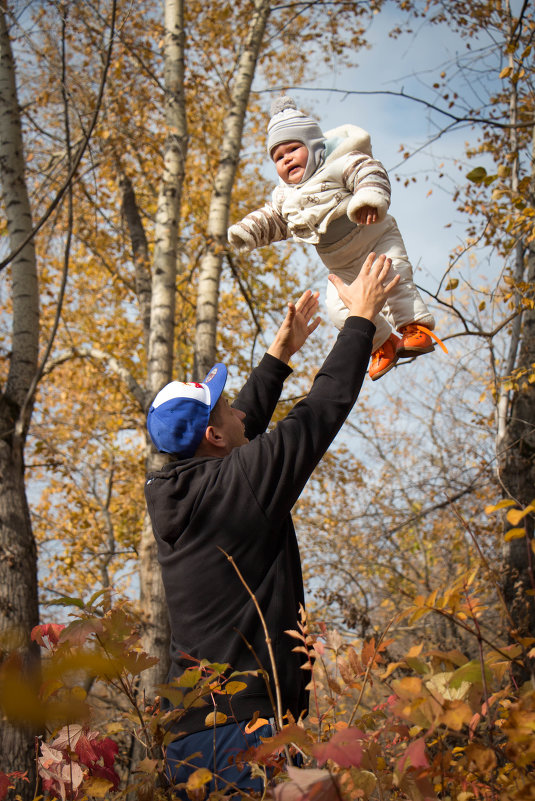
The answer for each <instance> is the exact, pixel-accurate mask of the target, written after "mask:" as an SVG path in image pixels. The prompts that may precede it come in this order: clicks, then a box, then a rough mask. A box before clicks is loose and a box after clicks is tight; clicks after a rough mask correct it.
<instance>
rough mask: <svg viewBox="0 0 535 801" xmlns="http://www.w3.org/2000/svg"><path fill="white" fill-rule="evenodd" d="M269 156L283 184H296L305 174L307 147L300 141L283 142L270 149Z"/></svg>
mask: <svg viewBox="0 0 535 801" xmlns="http://www.w3.org/2000/svg"><path fill="white" fill-rule="evenodd" d="M271 158H272V159H273V161H274V162H275V168H276V170H277V173H278V175H279V178H282V180H283V181H284V183H285V184H298V183H299V182H300V181H301V178H302V177H303V175H304V174H305V169H306V166H307V161H308V148H306V147H305V145H304V144H303V143H302V142H283V143H282V144H280V145H277V147H275V148H274V149H273V150H272V152H271Z"/></svg>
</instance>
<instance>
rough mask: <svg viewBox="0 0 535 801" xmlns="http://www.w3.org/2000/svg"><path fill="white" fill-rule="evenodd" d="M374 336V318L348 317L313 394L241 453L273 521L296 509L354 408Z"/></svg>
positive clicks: (246, 474)
mask: <svg viewBox="0 0 535 801" xmlns="http://www.w3.org/2000/svg"><path fill="white" fill-rule="evenodd" d="M374 333H375V326H374V324H373V323H372V322H370V321H369V320H365V319H364V318H361V317H348V319H347V320H346V323H345V325H344V328H343V329H342V330H341V332H340V333H339V335H338V338H337V340H336V342H335V344H334V346H333V348H332V350H331V352H330V354H329V355H328V356H327V358H326V360H325V362H324V363H323V365H322V367H321V368H320V370H319V371H318V373H317V375H316V377H315V379H314V383H313V385H312V387H311V389H310V391H309V393H308V395H307V396H306V397H305V398H304V399H303V400H301V401H300V402H299V403H297V404H296V405H295V406H294V408H293V409H292V410H291V411H290V412H289V414H288V415H287V416H286V417H285V418H284V419H283V420H281V421H280V422H279V423H278V424H277V425H276V427H275V428H274V429H273V430H272V431H269V432H267V433H265V434H261V435H260V436H257V437H256V439H254V440H252V441H251V442H249V444H248V445H244V446H243V447H241V448H238V449H236V451H237V452H236V454H234V456H235V458H237V459H238V460H239V462H240V465H241V475H242V481H244V482H247V483H248V485H249V487H250V490H251V493H252V495H253V496H254V497H255V499H256V502H257V504H258V505H259V506H260V508H261V509H262V511H263V513H264V515H265V516H266V517H267V518H268V519H269V520H270V521H271V523H273V524H277V523H278V522H279V521H280V520H281V519H282V518H283V517H284V516H285V515H287V514H288V513H289V512H290V511H291V509H292V507H293V505H294V504H295V502H296V501H297V499H298V497H299V495H300V494H301V492H302V490H303V488H304V486H305V484H306V483H307V481H308V479H309V477H310V475H311V473H312V471H313V470H314V468H315V467H316V465H317V464H318V462H319V461H320V459H321V458H322V456H323V454H324V453H325V452H326V450H327V449H328V448H329V446H330V444H331V443H332V441H333V439H334V438H335V436H336V434H337V433H338V431H339V430H340V428H341V427H342V425H343V423H344V421H345V419H346V417H347V415H348V414H349V412H350V411H351V409H352V408H353V405H354V404H355V401H356V399H357V397H358V394H359V392H360V388H361V386H362V382H363V381H364V377H365V375H366V368H367V366H368V361H369V358H370V353H371V348H372V341H373V335H374ZM251 513H252V512H251Z"/></svg>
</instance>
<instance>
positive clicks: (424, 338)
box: [397, 323, 435, 359]
mask: <svg viewBox="0 0 535 801" xmlns="http://www.w3.org/2000/svg"><path fill="white" fill-rule="evenodd" d="M399 333H400V334H401V335H402V339H400V340H399V344H398V348H397V355H398V358H402V359H403V358H407V357H409V356H420V354H421V353H431V351H432V350H434V349H435V345H434V343H433V339H432V338H431V337H432V335H431V333H430V331H429V329H428V328H426V327H425V325H420V324H419V323H408V325H403V326H401V328H400V329H399Z"/></svg>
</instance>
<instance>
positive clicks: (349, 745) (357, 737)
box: [312, 728, 366, 768]
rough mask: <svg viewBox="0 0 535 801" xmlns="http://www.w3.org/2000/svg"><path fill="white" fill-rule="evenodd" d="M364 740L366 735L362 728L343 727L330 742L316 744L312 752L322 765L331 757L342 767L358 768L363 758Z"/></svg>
mask: <svg viewBox="0 0 535 801" xmlns="http://www.w3.org/2000/svg"><path fill="white" fill-rule="evenodd" d="M363 740H364V741H366V736H365V734H364V733H363V732H362V731H360V729H356V728H349V729H343V730H342V731H337V732H335V734H333V736H332V737H331V739H330V740H329V741H328V742H326V743H318V744H317V745H314V746H313V747H312V753H313V754H314V756H315V757H316V759H317V761H318V765H319V766H320V767H321V766H322V765H324V764H325V763H326V762H327V760H328V759H331V760H332V761H333V762H336V764H337V765H340V767H341V768H350V767H356V768H358V767H359V766H360V763H361V760H362V754H363V747H362V741H363Z"/></svg>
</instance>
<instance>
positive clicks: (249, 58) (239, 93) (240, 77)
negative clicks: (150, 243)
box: [193, 0, 271, 380]
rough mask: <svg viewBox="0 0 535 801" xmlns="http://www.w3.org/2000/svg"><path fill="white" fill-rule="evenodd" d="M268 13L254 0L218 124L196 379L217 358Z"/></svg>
mask: <svg viewBox="0 0 535 801" xmlns="http://www.w3.org/2000/svg"><path fill="white" fill-rule="evenodd" d="M270 11H271V0H257V2H256V4H255V11H254V14H253V17H252V19H251V21H250V24H249V30H248V35H247V40H246V43H245V46H244V49H243V51H242V52H241V55H240V58H239V61H238V66H237V69H236V78H235V80H234V83H233V86H232V89H231V95H230V106H229V110H228V114H227V115H226V117H225V120H224V123H223V140H222V146H221V158H220V160H219V166H218V169H217V173H216V177H215V182H214V190H213V192H212V197H211V199H210V211H209V215H208V227H207V232H206V233H207V242H208V244H207V248H206V252H205V254H204V256H203V258H202V260H201V263H200V267H199V286H198V295H197V322H196V330H195V355H194V368H193V372H194V378H195V379H197V380H201V379H202V378H204V376H205V375H206V373H207V372H208V370H209V369H210V368H211V366H212V364H213V363H214V361H215V356H216V334H217V313H218V299H219V282H220V278H221V265H222V261H223V254H224V251H225V248H226V243H227V228H228V219H229V208H230V197H231V193H232V188H233V186H234V179H235V177H236V168H237V165H238V159H239V157H240V150H241V143H242V136H243V127H244V122H245V112H246V110H247V103H248V101H249V96H250V93H251V85H252V83H253V78H254V74H255V69H256V64H257V61H258V56H259V54H260V48H261V46H262V39H263V37H264V31H265V29H266V23H267V20H268V17H269V14H270Z"/></svg>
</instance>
